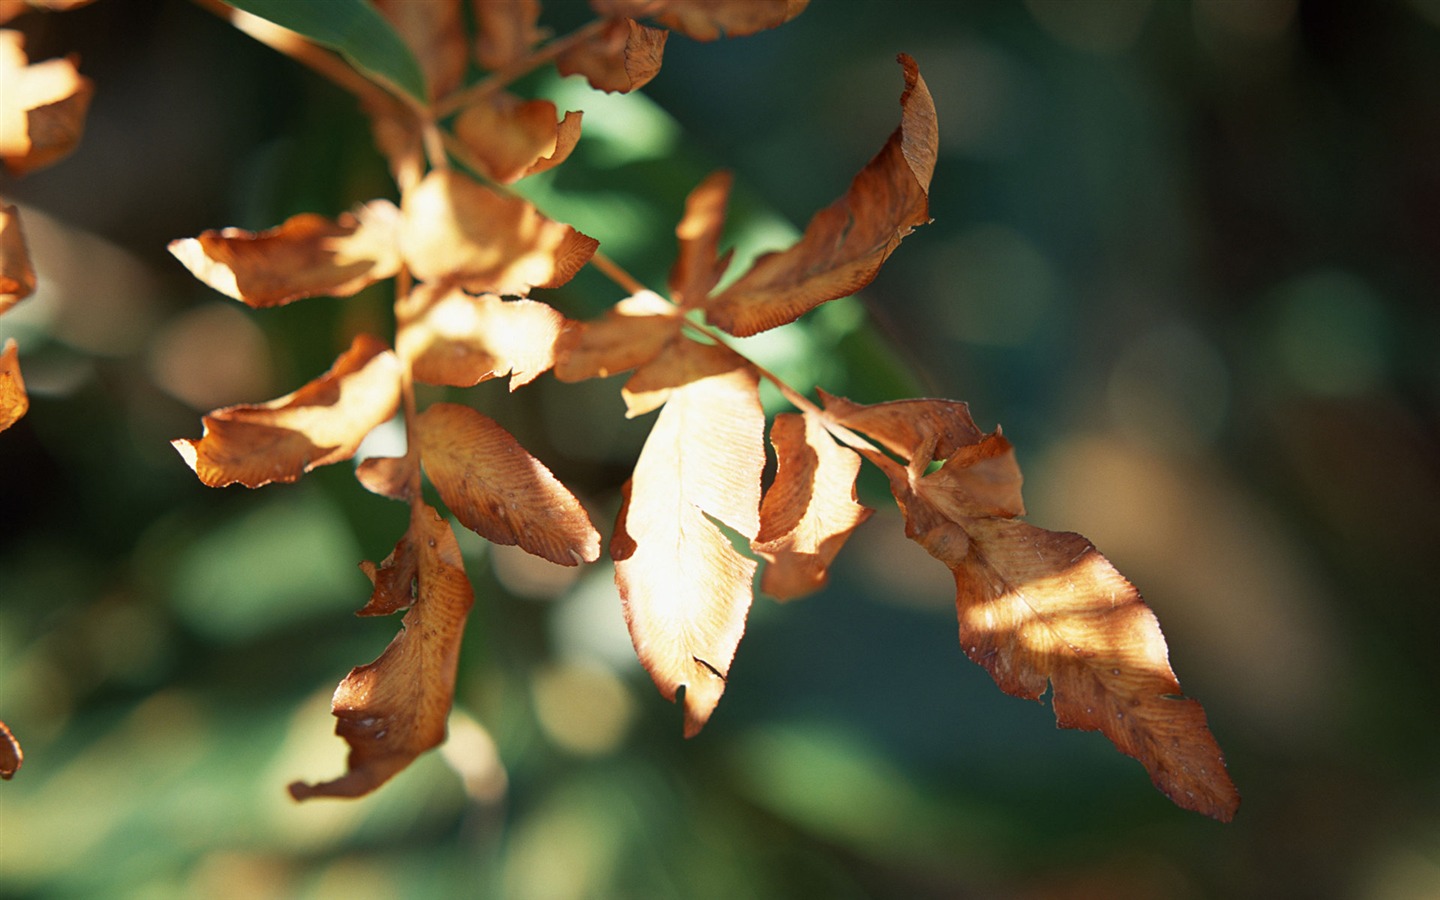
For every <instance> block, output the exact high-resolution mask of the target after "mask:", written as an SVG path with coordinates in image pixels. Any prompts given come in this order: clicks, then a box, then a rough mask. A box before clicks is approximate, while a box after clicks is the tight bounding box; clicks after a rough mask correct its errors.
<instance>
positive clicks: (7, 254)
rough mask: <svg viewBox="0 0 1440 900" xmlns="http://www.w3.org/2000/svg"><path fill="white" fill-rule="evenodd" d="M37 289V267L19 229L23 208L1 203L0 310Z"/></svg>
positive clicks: (3, 310) (23, 234)
mask: <svg viewBox="0 0 1440 900" xmlns="http://www.w3.org/2000/svg"><path fill="white" fill-rule="evenodd" d="M34 292H35V268H34V267H33V266H32V265H30V251H29V249H28V248H27V247H26V246H25V232H24V231H23V230H22V229H21V228H20V211H19V210H17V209H16V208H15V207H13V206H10V205H9V204H5V203H0V313H3V312H5V311H6V310H7V309H9V308H10V307H12V306H14V305H15V304H17V303H19V302H20V301H21V300H24V299H25V298H26V297H28V296H30V295H31V294H32V293H34Z"/></svg>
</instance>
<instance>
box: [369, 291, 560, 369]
mask: <svg viewBox="0 0 1440 900" xmlns="http://www.w3.org/2000/svg"><path fill="white" fill-rule="evenodd" d="M412 309H413V310H414V313H413V317H412V315H411V314H410V310H412ZM400 316H401V322H400V327H399V335H398V337H397V338H396V343H397V348H398V350H399V353H400V358H401V359H403V360H405V361H406V362H407V363H408V364H409V365H410V368H411V372H412V374H413V375H414V377H415V378H416V380H418V381H423V382H425V383H426V384H448V385H452V386H454V387H470V386H471V385H473V384H479V383H480V382H482V381H487V380H489V379H491V378H498V377H500V376H503V375H509V376H510V390H512V391H513V390H515V389H516V388H517V387H520V386H521V385H523V384H528V383H530V382H531V381H534V380H535V379H536V378H537V377H539V375H540V374H541V373H542V372H544V371H546V370H547V369H549V368H550V367H551V366H552V365H554V363H555V341H556V339H557V338H558V337H559V336H560V332H561V330H562V329H563V328H564V327H565V317H564V316H562V315H560V313H558V312H556V311H555V310H554V308H552V307H550V306H548V305H547V304H544V303H540V302H538V301H535V300H508V301H507V300H502V299H500V298H499V297H497V296H496V295H494V294H481V295H480V296H478V297H474V296H471V295H470V294H467V293H465V292H464V291H462V290H460V289H458V288H452V289H450V290H447V291H443V292H442V291H433V290H429V289H428V288H427V287H426V286H423V285H422V286H421V287H419V288H416V289H415V290H414V291H412V292H411V294H410V296H409V297H408V298H407V299H406V301H405V302H404V303H403V304H402V309H401V310H400Z"/></svg>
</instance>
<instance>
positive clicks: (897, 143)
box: [706, 54, 938, 336]
mask: <svg viewBox="0 0 1440 900" xmlns="http://www.w3.org/2000/svg"><path fill="white" fill-rule="evenodd" d="M900 64H901V66H902V67H903V68H904V71H905V91H904V93H903V94H901V95H900V108H901V118H900V126H899V127H898V128H896V129H895V131H894V133H893V134H891V135H890V139H889V140H888V141H887V142H886V143H885V146H884V147H883V148H882V149H881V150H880V153H879V154H878V155H876V157H875V158H874V159H872V160H870V162H869V163H868V164H867V165H866V166H865V168H864V169H862V170H861V171H860V174H859V175H856V176H855V180H854V181H852V182H851V184H850V190H849V191H847V192H846V194H845V196H843V197H841V198H840V199H839V200H837V201H835V202H834V203H833V204H831V205H830V206H828V207H826V208H825V209H823V210H821V211H820V212H818V213H816V215H815V217H814V218H813V219H811V220H810V224H809V225H807V226H806V227H805V233H804V234H803V235H802V236H801V237H800V241H799V242H798V243H796V244H795V245H794V246H792V247H790V248H789V249H788V250H783V251H780V252H777V253H767V254H765V255H764V256H762V257H760V258H759V259H758V260H756V261H755V264H754V265H753V266H751V268H750V270H749V271H747V272H746V273H745V274H744V275H742V276H741V277H740V279H739V280H737V281H736V282H735V283H734V284H732V285H730V287H728V288H726V289H725V290H724V291H722V292H720V293H719V294H717V295H716V296H715V297H714V298H712V299H711V301H710V304H709V306H708V308H707V312H706V314H707V316H708V317H709V319H710V321H711V322H713V323H714V324H716V325H718V326H719V327H721V328H723V329H725V330H726V331H728V332H730V333H731V334H734V335H739V336H745V335H751V334H757V333H759V332H761V331H765V330H767V329H770V328H775V327H776V326H778V325H784V324H785V323H786V322H793V321H794V320H795V319H798V318H799V317H800V316H802V315H804V314H805V313H806V312H808V311H810V310H811V309H814V308H815V307H816V306H819V305H820V304H821V303H824V302H825V301H827V300H834V299H836V298H837V297H845V296H848V295H850V294H853V293H855V292H856V291H858V290H860V289H861V288H863V287H864V286H865V285H867V284H869V283H870V282H871V281H872V280H873V279H874V278H875V274H876V273H877V272H879V271H880V266H881V265H882V264H883V263H884V262H885V260H886V259H887V258H889V256H890V254H891V253H892V252H893V251H894V250H895V248H896V247H898V246H900V241H901V239H902V238H904V237H905V236H906V235H908V234H909V233H910V232H911V231H912V230H913V229H914V228H915V227H916V226H917V225H924V224H925V223H927V222H929V221H930V214H929V190H930V176H931V174H932V173H933V172H934V169H935V156H936V152H937V141H938V131H937V125H936V120H935V103H934V101H933V100H931V98H930V91H929V89H928V88H926V87H925V81H924V79H922V78H921V77H920V69H919V67H918V66H916V64H915V60H913V59H911V58H910V57H909V56H906V55H904V54H901V55H900Z"/></svg>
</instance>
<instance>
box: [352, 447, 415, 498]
mask: <svg viewBox="0 0 1440 900" xmlns="http://www.w3.org/2000/svg"><path fill="white" fill-rule="evenodd" d="M419 474H420V458H419V457H418V456H414V455H406V456H372V457H370V458H369V459H364V460H361V461H360V464H359V465H357V466H356V467H355V480H356V481H359V482H360V484H361V485H362V486H363V487H364V488H365V490H367V491H369V492H370V493H372V494H378V495H380V496H381V497H389V498H390V499H391V500H400V501H403V502H406V503H408V502H410V500H412V499H414V490H413V487H414V485H415V479H416V478H417V477H418V476H419Z"/></svg>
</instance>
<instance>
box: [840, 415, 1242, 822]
mask: <svg viewBox="0 0 1440 900" xmlns="http://www.w3.org/2000/svg"><path fill="white" fill-rule="evenodd" d="M887 406H889V407H890V412H891V415H890V416H888V417H887V418H886V419H885V420H884V421H886V422H887V423H893V418H894V417H893V413H894V410H895V405H893V404H887ZM912 409H913V410H915V411H916V412H917V415H916V422H915V423H914V426H913V427H912V429H911V431H912V433H914V434H916V435H923V437H921V440H920V443H919V444H918V445H916V446H912V447H910V448H908V450H907V451H906V452H904V453H902V454H901V455H903V456H906V457H907V458H908V459H909V465H908V466H907V467H906V468H903V469H902V468H901V467H899V466H898V465H895V464H894V463H893V462H890V463H888V464H885V465H883V466H882V468H885V469H886V471H887V474H888V475H889V476H890V482H891V488H892V490H893V492H894V494H895V499H896V501H897V502H898V503H899V504H900V508H901V510H902V511H903V513H904V515H905V525H906V528H905V531H906V534H907V535H908V536H909V537H910V538H911V539H913V540H914V541H916V542H917V543H919V544H920V545H921V546H922V547H924V548H925V549H926V550H927V551H928V552H929V553H930V554H931V555H932V556H934V557H935V558H936V559H939V560H940V561H941V562H943V563H945V565H946V566H948V567H949V568H950V570H951V572H952V573H953V574H954V576H955V586H956V596H955V603H956V610H957V613H958V616H959V620H960V642H961V646H962V648H963V649H964V651H965V653H966V655H968V656H969V657H970V658H971V659H972V660H974V661H975V662H976V663H979V664H980V665H981V666H983V667H985V669H986V670H987V671H989V672H990V675H991V677H993V678H994V679H995V683H996V684H997V685H999V686H1000V688H1001V690H1004V691H1005V692H1006V693H1009V694H1014V695H1015V696H1019V697H1025V698H1028V699H1032V700H1038V699H1039V698H1040V697H1041V695H1043V694H1044V692H1045V690H1046V688H1047V686H1048V687H1049V688H1051V689H1052V690H1053V705H1054V707H1055V717H1056V721H1057V722H1058V723H1059V725H1060V726H1061V727H1062V728H1079V729H1084V730H1087V731H1097V730H1098V731H1100V732H1102V733H1103V734H1104V735H1105V736H1106V737H1108V738H1109V739H1110V740H1111V741H1112V742H1113V743H1114V744H1115V746H1116V747H1117V748H1118V749H1119V750H1120V751H1121V752H1123V753H1126V754H1128V755H1130V756H1133V757H1135V758H1136V759H1138V760H1139V761H1140V762H1141V763H1142V764H1143V765H1144V766H1145V768H1146V769H1147V770H1148V771H1149V773H1150V777H1151V780H1152V781H1153V782H1154V783H1155V786H1156V787H1157V788H1159V789H1160V791H1161V792H1163V793H1164V794H1165V795H1166V796H1167V797H1169V798H1170V799H1171V800H1173V801H1174V802H1175V803H1176V804H1178V805H1180V806H1182V807H1184V808H1186V809H1191V810H1195V811H1197V812H1201V813H1204V814H1205V815H1208V816H1212V817H1214V818H1216V819H1220V820H1221V821H1229V820H1230V819H1231V818H1232V817H1233V816H1234V814H1235V810H1236V808H1237V807H1238V805H1239V802H1240V797H1239V794H1238V793H1237V792H1236V790H1235V786H1234V784H1233V783H1231V781H1230V777H1229V775H1228V773H1227V772H1226V770H1225V762H1224V759H1223V757H1222V755H1221V753H1220V748H1219V746H1218V745H1217V744H1216V743H1215V738H1214V736H1213V735H1211V733H1210V730H1209V728H1208V726H1207V725H1206V721H1205V713H1204V710H1203V709H1202V708H1201V706H1200V704H1199V703H1197V702H1196V701H1194V700H1190V699H1187V698H1185V697H1183V696H1182V695H1181V692H1180V685H1179V683H1178V682H1177V681H1176V679H1175V674H1174V672H1173V671H1172V670H1171V669H1170V663H1169V658H1168V651H1167V649H1166V646H1165V639H1164V637H1163V636H1162V635H1161V633H1160V626H1159V623H1158V622H1156V620H1155V616H1154V614H1153V613H1151V611H1150V609H1149V608H1148V607H1147V606H1146V605H1145V603H1144V601H1143V600H1142V599H1141V597H1140V593H1139V591H1137V590H1136V589H1135V587H1134V586H1133V585H1132V584H1130V582H1128V581H1126V580H1125V578H1124V577H1122V576H1121V575H1120V573H1119V572H1117V571H1116V570H1115V568H1114V567H1113V566H1112V565H1111V564H1110V562H1109V560H1107V559H1106V558H1105V557H1104V556H1102V555H1101V554H1100V553H1099V552H1098V551H1097V550H1096V549H1095V547H1094V546H1093V545H1092V544H1091V543H1090V542H1089V541H1087V540H1086V539H1085V538H1083V537H1081V536H1080V535H1078V534H1069V533H1059V532H1051V531H1045V530H1044V529H1040V528H1036V527H1034V526H1032V525H1028V524H1026V523H1024V522H1020V521H1018V520H1017V519H1016V518H1014V517H1015V516H1016V515H1018V514H1019V513H1020V512H1021V511H1023V507H1022V506H1021V504H1020V491H1019V486H1020V472H1019V468H1018V467H1017V466H1016V465H1015V461H1014V452H1013V450H1012V449H1011V447H1010V444H1009V442H1008V441H1006V440H1005V439H1004V437H1003V436H1001V435H1000V434H999V433H998V432H997V433H995V434H992V435H988V436H985V437H984V438H982V439H981V440H978V441H975V442H974V443H972V444H969V445H965V446H962V447H959V448H958V449H957V450H956V451H955V452H954V453H953V454H952V455H951V456H950V458H949V459H948V460H947V461H946V463H945V465H944V466H943V467H942V468H941V469H939V470H938V471H935V472H932V473H930V474H928V475H927V474H925V472H926V470H927V469H928V468H929V465H930V462H931V455H932V448H933V447H934V446H935V444H936V441H937V438H938V437H939V435H940V434H943V433H947V432H948V433H951V434H954V433H963V432H964V431H966V430H967V429H968V428H969V427H971V425H972V424H973V423H970V421H969V415H968V413H963V412H962V411H960V410H958V409H957V410H956V411H955V412H956V417H957V421H956V422H955V423H954V424H953V426H952V427H950V428H943V427H942V428H936V427H935V421H934V418H935V415H934V414H935V408H934V407H931V408H930V409H923V408H919V407H912ZM849 418H850V419H852V420H853V419H855V418H857V416H856V415H853V414H852V415H851V416H850V417H849ZM891 431H892V434H893V433H894V430H893V429H891ZM882 462H883V460H882Z"/></svg>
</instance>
